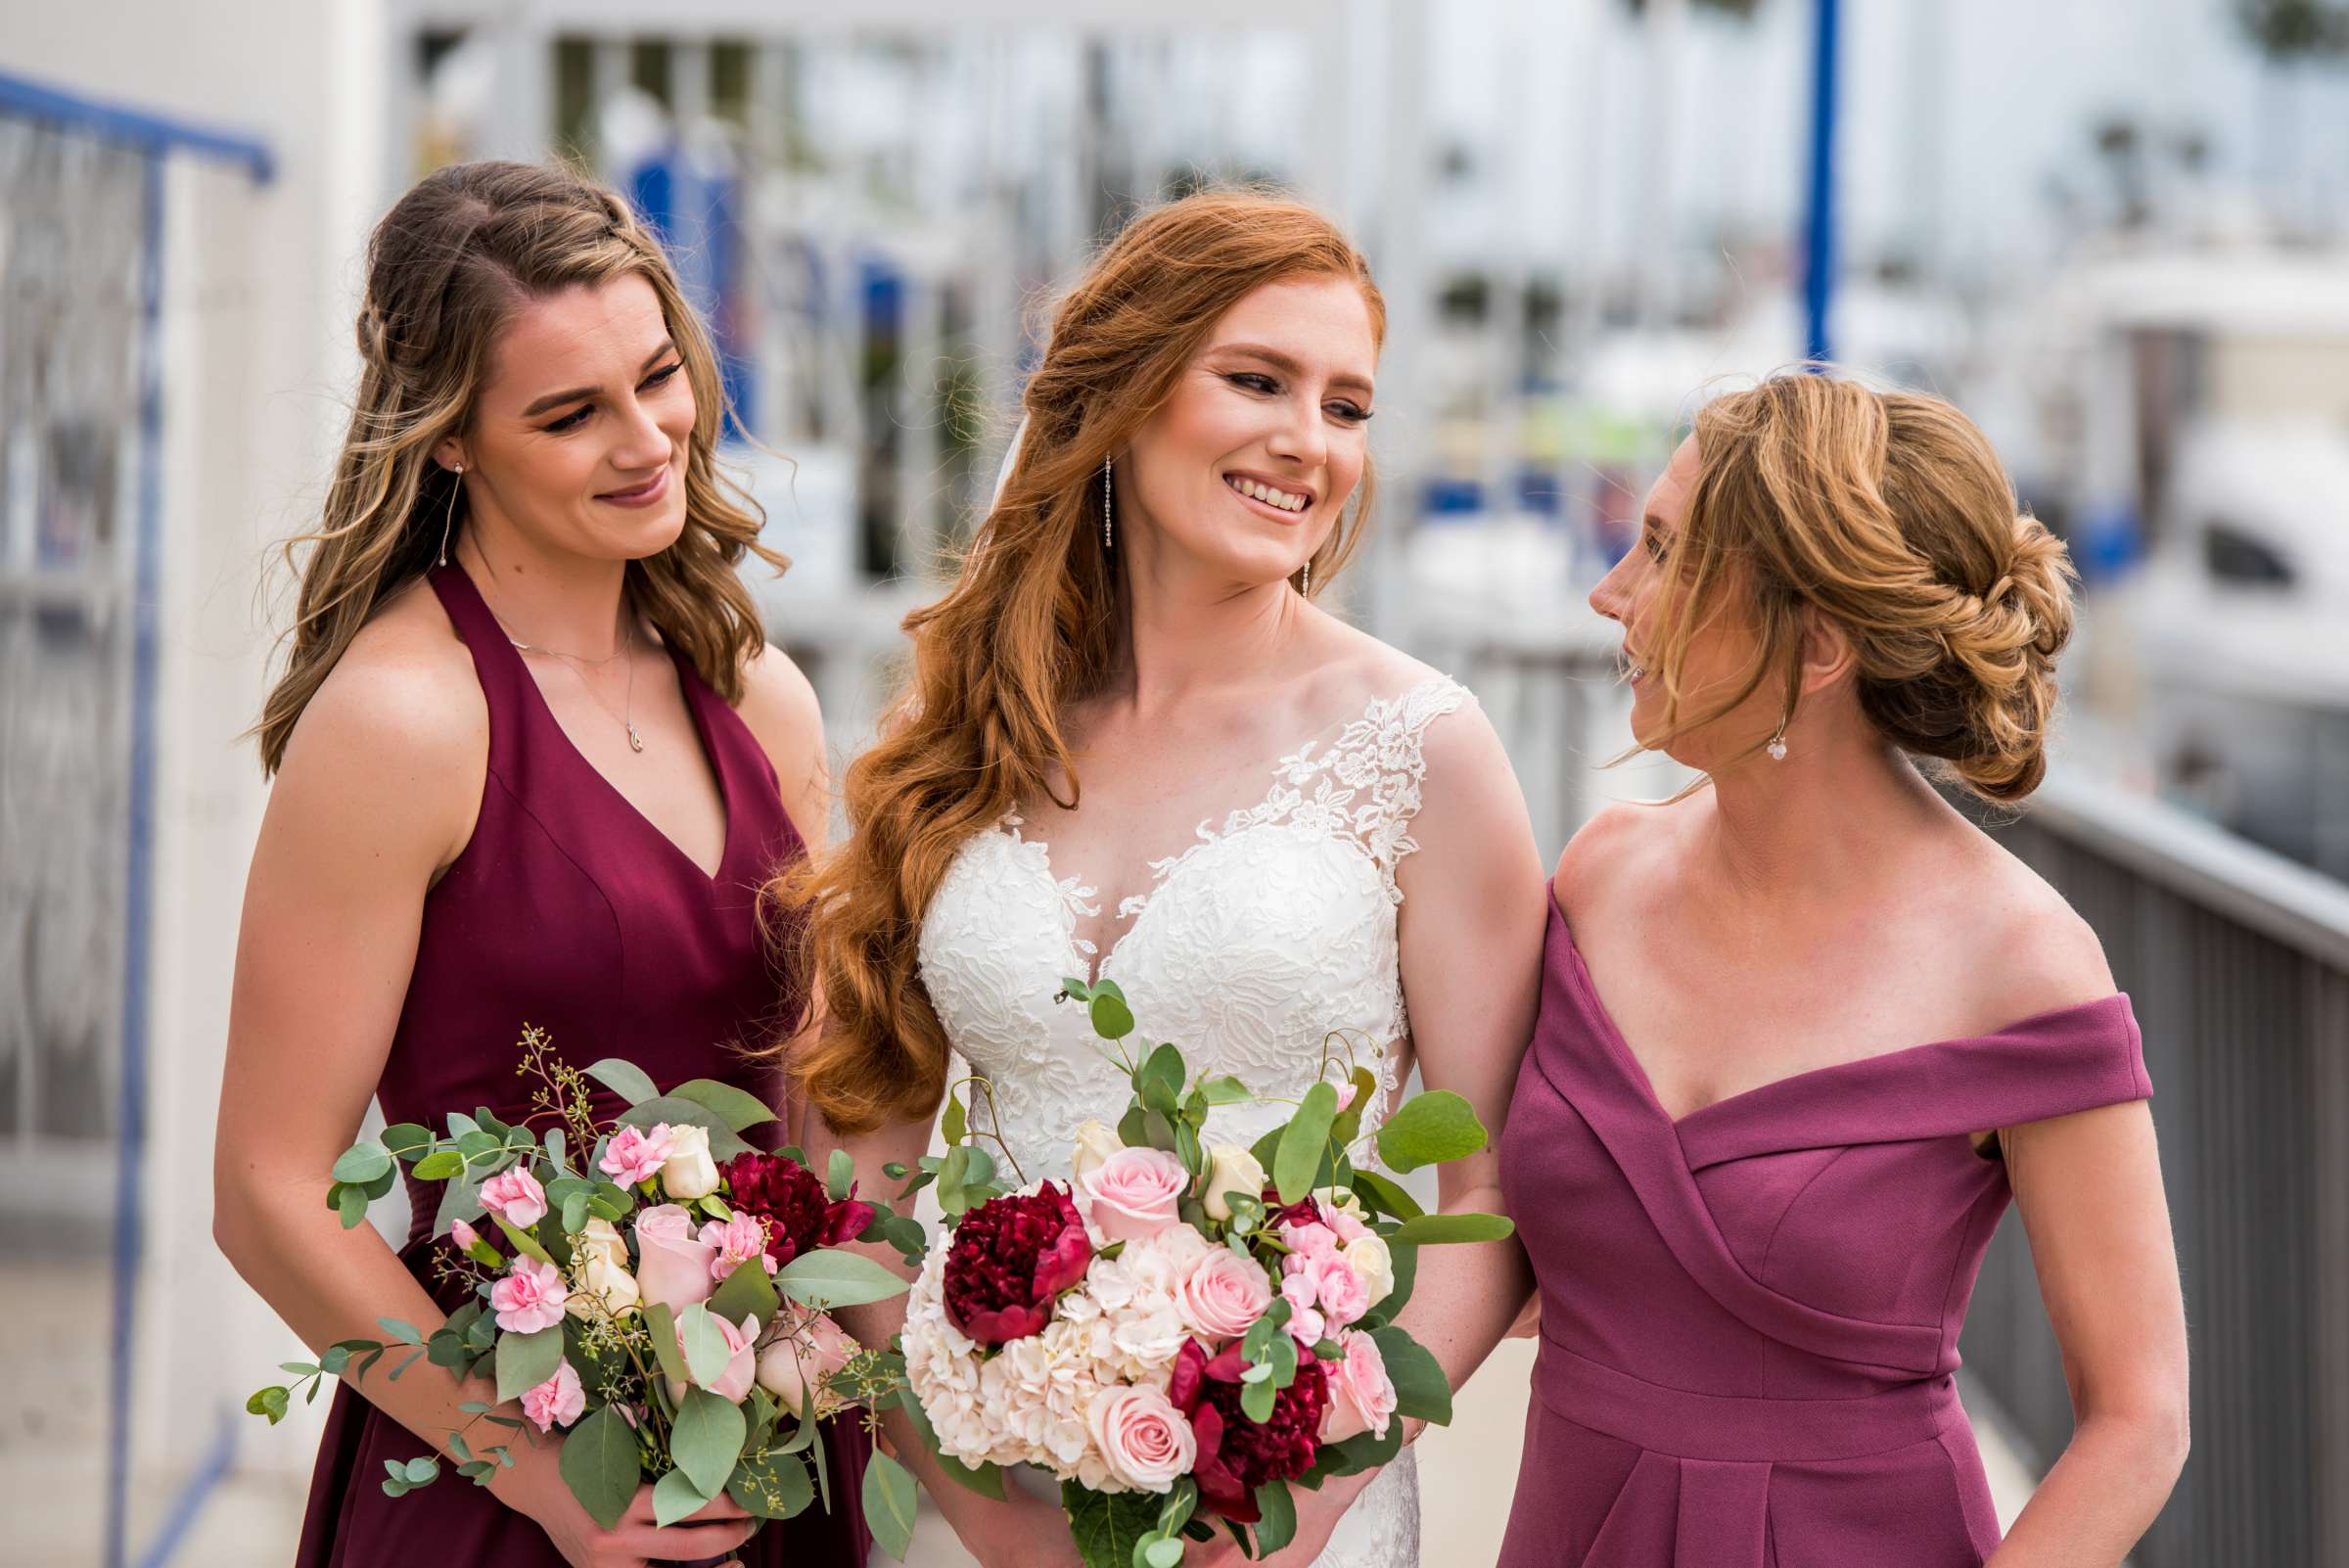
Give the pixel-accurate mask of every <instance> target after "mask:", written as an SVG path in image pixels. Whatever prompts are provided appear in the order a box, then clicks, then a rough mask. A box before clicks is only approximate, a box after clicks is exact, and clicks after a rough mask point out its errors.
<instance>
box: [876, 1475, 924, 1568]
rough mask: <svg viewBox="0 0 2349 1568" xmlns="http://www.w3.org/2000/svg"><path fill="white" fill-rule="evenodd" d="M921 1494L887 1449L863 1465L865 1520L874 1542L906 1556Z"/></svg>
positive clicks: (896, 1555) (911, 1477)
mask: <svg viewBox="0 0 2349 1568" xmlns="http://www.w3.org/2000/svg"><path fill="white" fill-rule="evenodd" d="M917 1497H918V1494H917V1493H916V1492H915V1489H914V1484H913V1476H912V1474H911V1472H909V1471H908V1470H907V1469H906V1468H905V1467H904V1466H903V1465H901V1464H899V1463H898V1461H897V1460H895V1459H893V1458H891V1457H890V1456H889V1455H888V1454H886V1453H875V1454H874V1455H873V1456H872V1458H871V1460H870V1461H868V1462H867V1463H866V1465H865V1467H864V1497H863V1503H864V1522H865V1524H866V1526H867V1527H868V1528H870V1529H871V1531H872V1532H873V1544H874V1545H877V1546H879V1547H880V1548H881V1549H882V1550H883V1551H886V1552H888V1553H889V1554H890V1555H891V1556H893V1557H895V1558H897V1559H898V1561H899V1562H903V1561H904V1560H905V1553H906V1551H907V1549H908V1548H909V1547H911V1546H912V1545H913V1514H914V1507H915V1503H916V1499H917Z"/></svg>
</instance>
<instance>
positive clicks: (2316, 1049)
mask: <svg viewBox="0 0 2349 1568" xmlns="http://www.w3.org/2000/svg"><path fill="white" fill-rule="evenodd" d="M1993 831H1994V832H1996V833H1997V834H1998V836H1999V838H2000V840H2001V841H2002V842H2003V843H2004V844H2005V845H2006V847H2007V848H2008V849H2010V850H2012V851H2013V852H2014V853H2016V854H2018V855H2020V856H2021V857H2022V858H2023V859H2024V861H2026V862H2027V863H2028V864H2029V865H2030V866H2031V867H2032V868H2033V869H2034V870H2036V871H2038V872H2039V873H2040V875H2042V876H2044V877H2046V878H2047V879H2048V881H2049V882H2050V883H2052V884H2053V885H2054V886H2055V887H2056V889H2057V890H2058V891H2060V892H2061V893H2062V894H2063V896H2064V897H2065V898H2066V899H2069V900H2070V901H2071V904H2072V907H2073V908H2075V909H2076V910H2078V911H2079V913H2080V914H2081V916H2082V917H2083V918H2084V919H2086V920H2087V921H2088V923H2089V924H2090V925H2091V926H2092V927H2094V928H2095V930H2096V935H2097V936H2098V937H2099V938H2100V939H2102V941H2103V944H2104V950H2105V952H2106V954H2107V955H2108V956H2109V958H2110V959H2111V962H2112V972H2113V977H2114V979H2115V980H2117V981H2118V982H2119V984H2120V986H2121V989H2122V990H2124V991H2126V992H2129V994H2130V997H2131V1000H2132V1001H2133V1002H2134V1004H2135V1006H2136V1009H2137V1016H2138V1020H2139V1022H2140V1023H2141V1024H2142V1027H2143V1030H2144V1037H2145V1062H2146V1066H2147V1069H2148V1070H2149V1071H2150V1073H2151V1074H2152V1078H2153V1087H2154V1100H2153V1110H2154V1120H2155V1124H2156V1126H2157V1127H2158V1128H2159V1130H2160V1135H2161V1165H2162V1179H2163V1182H2164V1184H2165V1185H2166V1186H2167V1188H2168V1194H2169V1201H2170V1213H2171V1218H2172V1222H2173V1223H2174V1224H2175V1226H2176V1230H2177V1237H2178V1254H2179V1264H2180V1268H2181V1269H2182V1271H2183V1273H2184V1276H2185V1282H2186V1306H2187V1319H2188V1327H2189V1329H2190V1332H2191V1335H2192V1340H2191V1343H2192V1355H2193V1444H2194V1447H2193V1453H2192V1456H2191V1457H2190V1458H2189V1459H2188V1461H2187V1468H2186V1472H2185V1474H2184V1476H2183V1477H2181V1479H2180V1481H2179V1483H2178V1489H2177V1491H2176V1492H2175V1493H2174V1494H2173V1495H2172V1497H2171V1499H2170V1504H2169V1506H2168V1508H2166V1509H2165V1510H2164V1511H2163V1513H2162V1515H2161V1517H2160V1518H2159V1519H2158V1520H2156V1521H2155V1522H2154V1525H2153V1528H2152V1530H2151V1531H2150V1532H2149V1533H2148V1534H2147V1535H2146V1537H2145V1539H2144V1542H2143V1544H2142V1545H2141V1546H2140V1547H2139V1548H2138V1551H2137V1554H2136V1560H2137V1562H2138V1563H2140V1564H2141V1565H2142V1568H2188V1565H2193V1568H2205V1565H2215V1564H2236V1563H2240V1564H2243V1565H2245V1568H2250V1565H2254V1564H2256V1565H2258V1568H2303V1565H2306V1568H2317V1565H2331V1564H2336V1563H2342V1562H2349V888H2345V887H2343V886H2342V885H2341V884H2339V883H2337V882H2334V881H2332V880H2330V879H2329V878H2326V877H2323V876H2320V875H2318V874H2317V873H2315V872H2313V871H2308V870H2305V869H2303V868H2302V867H2300V866H2297V865H2294V864H2292V863H2291V862H2289V861H2286V860H2284V859H2282V858H2280V856H2277V855H2274V854H2271V853H2267V852H2266V851H2263V850H2259V849H2256V848H2254V847H2252V846H2250V845H2247V844H2245V843H2243V842H2242V841H2241V840H2239V839H2236V838H2234V837H2233V836H2231V835H2229V834H2227V833H2224V832H2222V831H2221V830H2219V829H2217V828H2214V827H2211V826H2209V825H2207V824H2205V823H2203V822H2201V821H2199V820H2197V819H2195V818H2193V817H2189V816H2188V815H2186V814H2185V813H2183V812H2180V811H2177V810H2175V809H2172V808H2170V807H2164V806H2161V805H2159V804H2158V803H2154V802H2149V801H2145V800H2143V799H2142V798H2138V797H2134V796H2130V795H2126V794H2123V793H2121V792H2119V791H2117V790H2112V789H2109V788H2105V787H2101V786H2098V785H2096V784H2093V783H2083V782H2079V781H2076V780H2070V779H2064V778H2061V777H2059V778H2058V779H2057V780H2055V781H2054V782H2052V783H2051V784H2050V786H2049V787H2048V788H2047V789H2045V790H2043V791H2042V792H2041V797H2040V800H2039V802H2038V803H2037V804H2036V805H2035V806H2034V807H2033V808H2032V809H2031V810H2030V811H2029V812H2028V813H2027V814H2026V815H2024V816H2023V817H2022V818H2021V819H2020V820H2018V821H2015V822H2013V823H2012V824H2011V825H2008V826H2005V827H1994V828H1993ZM1962 1344H1963V1349H1964V1352H1965V1354H1966V1357H1967V1360H1968V1362H1969V1368H1970V1370H1971V1371H1972V1373H1973V1374H1974V1376H1975V1377H1976V1378H1977V1379H1978V1380H1979V1381H1980V1383H1981V1384H1982V1385H1983V1386H1985V1387H1987V1388H1988V1389H1989V1390H1990V1391H1991V1393H1992V1394H1993V1396H1994V1397H1995V1398H1996V1399H1997V1400H1998V1402H1999V1404H2000V1406H2001V1407H2003V1409H2004V1412H2005V1415H2006V1416H2007V1418H2008V1421H2009V1423H2010V1424H2011V1425H2012V1426H2013V1427H2014V1428H2015V1429H2017V1430H2018V1431H2019V1433H2020V1434H2021V1435H2022V1437H2023V1438H2024V1439H2025V1440H2026V1441H2027V1442H2028V1443H2030V1444H2031V1446H2032V1447H2033V1448H2035V1449H2036V1450H2037V1451H2038V1453H2039V1454H2040V1456H2042V1457H2043V1458H2051V1457H2052V1456H2053V1455H2054V1454H2055V1453H2057V1452H2058V1451H2060V1450H2061V1449H2062V1447H2063V1445H2064V1443H2065V1442H2066V1441H2067V1440H2068V1439H2069V1437H2070V1435H2071V1430H2072V1407H2071V1399H2070V1394H2069V1392H2068V1390H2067V1387H2066V1385H2065V1381H2064V1375H2063V1363H2062V1359H2061V1356H2060V1353H2059V1352H2058V1351H2057V1349H2056V1345H2055V1340H2054V1336H2053V1334H2052V1333H2051V1332H2050V1329H2049V1327H2048V1321H2047V1314H2046V1313H2045V1312H2044V1311H2043V1309H2042V1308H2041V1305H2040V1298H2039V1286H2038V1281H2037V1279H2036V1277H2035V1275H2034V1273H2033V1271H2032V1266H2031V1256H2030V1248H2029V1246H2028V1244H2027V1243H2026V1241H2025V1240H2024V1237H2023V1234H2022V1226H2021V1224H2020V1222H2018V1221H2016V1220H2015V1219H2014V1218H2013V1217H2012V1216H2011V1215H2010V1216H2009V1217H2008V1218H2007V1221H2006V1222H2005V1223H2004V1225H2003V1226H2002V1227H2001V1229H2000V1233H1999V1235H1998V1237H1997V1238H1996V1239H1995V1240H1994V1241H1993V1243H1992V1245H1991V1251H1990V1256H1989V1257H1988V1258H1987V1259H1986V1260H1985V1262H1984V1265H1983V1268H1982V1277H1981V1281H1980V1283H1979V1284H1978V1285H1977V1287H1976V1288H1975V1292H1974V1303H1973V1311H1972V1313H1971V1314H1970V1315H1969V1316H1968V1318H1967V1321H1966V1329H1965V1337H1964V1340H1963V1342H1962Z"/></svg>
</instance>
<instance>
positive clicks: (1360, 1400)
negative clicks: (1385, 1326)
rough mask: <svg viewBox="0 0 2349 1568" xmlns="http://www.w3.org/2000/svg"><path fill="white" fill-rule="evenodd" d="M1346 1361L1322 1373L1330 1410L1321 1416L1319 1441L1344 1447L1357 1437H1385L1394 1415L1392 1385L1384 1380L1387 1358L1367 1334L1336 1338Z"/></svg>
mask: <svg viewBox="0 0 2349 1568" xmlns="http://www.w3.org/2000/svg"><path fill="white" fill-rule="evenodd" d="M1338 1343H1339V1344H1340V1345H1341V1346H1343V1347H1344V1348H1345V1351H1346V1359H1345V1360H1342V1361H1339V1362H1337V1363H1336V1364H1334V1365H1326V1366H1324V1368H1323V1370H1324V1371H1326V1372H1327V1373H1328V1374H1329V1408H1328V1409H1327V1410H1325V1411H1324V1412H1323V1413H1322V1416H1321V1433H1320V1437H1321V1441H1322V1442H1324V1443H1343V1442H1345V1441H1346V1440H1347V1439H1348V1438H1350V1437H1353V1436H1355V1435H1356V1434H1358V1433H1361V1432H1367V1433H1369V1434H1370V1435H1371V1436H1372V1437H1381V1438H1383V1437H1385V1436H1386V1435H1387V1422H1388V1421H1389V1420H1390V1419H1392V1418H1393V1416H1394V1414H1395V1384H1394V1381H1393V1379H1391V1378H1389V1377H1388V1376H1387V1362H1386V1358H1384V1357H1382V1356H1380V1355H1379V1354H1378V1342H1377V1341H1375V1340H1373V1339H1372V1338H1371V1337H1370V1336H1369V1335H1367V1334H1356V1333H1345V1334H1340V1335H1339V1336H1338Z"/></svg>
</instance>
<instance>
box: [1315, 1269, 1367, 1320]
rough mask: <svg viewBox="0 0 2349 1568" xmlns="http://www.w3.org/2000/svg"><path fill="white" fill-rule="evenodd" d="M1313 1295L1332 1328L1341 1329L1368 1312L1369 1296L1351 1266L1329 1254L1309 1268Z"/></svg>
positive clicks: (1359, 1276)
mask: <svg viewBox="0 0 2349 1568" xmlns="http://www.w3.org/2000/svg"><path fill="white" fill-rule="evenodd" d="M1310 1271H1311V1273H1312V1274H1313V1294H1314V1295H1315V1296H1316V1297H1318V1298H1319V1299H1320V1302H1321V1311H1322V1312H1323V1313H1324V1314H1327V1315H1328V1318H1329V1321H1330V1324H1331V1326H1332V1327H1337V1328H1343V1327H1344V1326H1345V1325H1346V1324H1348V1323H1351V1322H1353V1321H1354V1320H1355V1319H1356V1318H1358V1317H1359V1316H1361V1315H1362V1314H1364V1313H1366V1312H1368V1311H1369V1310H1370V1293H1369V1291H1368V1290H1367V1289H1366V1288H1365V1287H1364V1286H1363V1284H1362V1276H1361V1275H1359V1274H1358V1273H1356V1272H1355V1271H1354V1267H1353V1265H1351V1264H1349V1263H1347V1261H1346V1260H1345V1259H1344V1258H1341V1257H1339V1256H1337V1255H1336V1254H1334V1253H1333V1254H1331V1255H1330V1256H1329V1257H1327V1258H1323V1259H1321V1260H1319V1261H1318V1262H1316V1263H1314V1264H1313V1268H1312V1269H1311V1270H1310Z"/></svg>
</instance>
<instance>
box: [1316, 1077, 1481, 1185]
mask: <svg viewBox="0 0 2349 1568" xmlns="http://www.w3.org/2000/svg"><path fill="white" fill-rule="evenodd" d="M1484 1146H1485V1125H1484V1124H1483V1123H1482V1122H1479V1121H1478V1120H1477V1119H1476V1108H1475V1107H1474V1106H1472V1105H1470V1104H1469V1103H1468V1102H1467V1101H1466V1100H1464V1099H1462V1098H1460V1096H1459V1095H1457V1094H1454V1093H1452V1092H1451V1090H1450V1089H1430V1090H1429V1091H1428V1092H1426V1093H1424V1094H1414V1095H1412V1096H1411V1097H1410V1098H1409V1099H1407V1100H1405V1101H1404V1102H1403V1104H1402V1105H1401V1106H1400V1107H1398V1108H1397V1110H1396V1112H1395V1114H1394V1115H1393V1116H1392V1117H1390V1118H1388V1120H1387V1123H1386V1125H1385V1126H1383V1127H1381V1128H1380V1129H1379V1130H1378V1157H1379V1159H1380V1160H1382V1161H1383V1162H1385V1164H1386V1167H1387V1169H1388V1170H1390V1171H1397V1172H1402V1171H1416V1170H1418V1169H1419V1168H1420V1167H1421V1166H1423V1165H1443V1164H1445V1163H1446V1162H1448V1161H1451V1160H1460V1159H1465V1158H1467V1157H1468V1156H1469V1155H1471V1154H1474V1153H1476V1152H1477V1151H1478V1150H1479V1149H1482V1148H1483V1147H1484ZM1282 1196H1283V1197H1286V1196H1287V1192H1286V1190H1285V1189H1284V1190H1283V1192H1282ZM1292 1201H1293V1200H1292Z"/></svg>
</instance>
